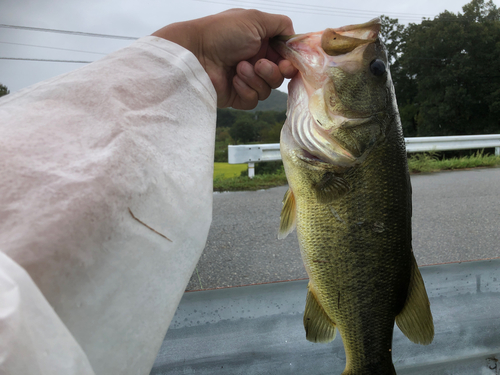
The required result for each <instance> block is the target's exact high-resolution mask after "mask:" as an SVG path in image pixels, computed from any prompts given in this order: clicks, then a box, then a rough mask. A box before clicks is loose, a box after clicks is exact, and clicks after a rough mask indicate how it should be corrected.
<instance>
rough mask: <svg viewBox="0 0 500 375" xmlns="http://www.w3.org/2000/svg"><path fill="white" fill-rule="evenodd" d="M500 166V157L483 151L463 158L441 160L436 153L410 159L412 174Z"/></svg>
mask: <svg viewBox="0 0 500 375" xmlns="http://www.w3.org/2000/svg"><path fill="white" fill-rule="evenodd" d="M496 165H500V156H495V155H484V154H483V151H478V152H477V153H475V154H473V155H469V156H464V157H461V158H449V159H442V160H440V159H439V158H438V156H437V154H436V153H435V152H428V153H422V154H416V155H412V156H411V157H410V158H408V168H409V169H410V173H430V172H437V171H443V170H454V169H467V168H477V167H494V166H496Z"/></svg>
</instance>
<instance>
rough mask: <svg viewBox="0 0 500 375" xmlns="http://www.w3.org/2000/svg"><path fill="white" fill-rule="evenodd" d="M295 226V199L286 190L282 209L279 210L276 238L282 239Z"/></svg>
mask: <svg viewBox="0 0 500 375" xmlns="http://www.w3.org/2000/svg"><path fill="white" fill-rule="evenodd" d="M295 225H296V209H295V197H294V195H293V191H292V189H288V190H287V191H286V193H285V196H284V197H283V208H282V209H281V216H280V229H279V232H278V238H279V239H282V238H285V237H286V236H288V235H289V234H290V233H291V232H292V231H293V230H294V229H295Z"/></svg>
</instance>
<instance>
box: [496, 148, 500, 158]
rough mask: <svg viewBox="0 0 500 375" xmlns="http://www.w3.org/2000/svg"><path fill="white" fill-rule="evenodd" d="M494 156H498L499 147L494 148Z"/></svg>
mask: <svg viewBox="0 0 500 375" xmlns="http://www.w3.org/2000/svg"><path fill="white" fill-rule="evenodd" d="M495 155H496V156H500V147H495Z"/></svg>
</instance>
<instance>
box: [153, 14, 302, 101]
mask: <svg viewBox="0 0 500 375" xmlns="http://www.w3.org/2000/svg"><path fill="white" fill-rule="evenodd" d="M293 34H294V30H293V26H292V21H291V20H290V19H289V18H288V17H286V16H282V15H275V14H269V13H263V12H260V11H257V10H244V9H231V10H228V11H225V12H222V13H219V14H215V15H212V16H208V17H204V18H199V19H196V20H192V21H186V22H179V23H174V24H171V25H168V26H166V27H164V28H162V29H160V30H158V31H156V32H155V33H154V34H153V35H154V36H158V37H161V38H164V39H167V40H170V41H172V42H174V43H177V44H179V45H181V46H183V47H184V48H186V49H188V50H190V51H191V52H193V54H194V55H195V56H196V57H197V58H198V60H199V61H200V63H201V65H202V66H203V68H204V69H205V71H206V72H207V74H208V76H209V77H210V79H211V81H212V83H213V85H214V87H215V91H216V92H217V106H218V107H219V108H224V107H233V108H236V109H252V108H255V106H256V105H257V103H258V101H259V100H264V99H266V98H267V97H268V96H269V95H270V94H271V89H273V88H278V87H279V86H281V84H282V83H283V79H284V78H291V77H293V76H294V75H295V74H296V73H297V69H296V68H295V67H293V65H292V64H291V63H290V62H289V61H288V60H284V59H283V58H282V57H281V56H280V55H279V54H278V53H277V52H276V51H274V50H273V49H272V48H271V47H270V46H269V38H272V37H274V36H276V35H293Z"/></svg>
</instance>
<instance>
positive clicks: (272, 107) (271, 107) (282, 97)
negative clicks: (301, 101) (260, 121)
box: [250, 90, 288, 112]
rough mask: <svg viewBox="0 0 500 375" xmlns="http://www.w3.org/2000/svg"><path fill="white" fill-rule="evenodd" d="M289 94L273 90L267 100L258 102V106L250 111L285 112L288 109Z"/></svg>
mask: <svg viewBox="0 0 500 375" xmlns="http://www.w3.org/2000/svg"><path fill="white" fill-rule="evenodd" d="M287 98H288V95H287V94H285V93H284V92H282V91H279V90H272V91H271V95H269V98H267V99H266V100H263V101H261V102H259V104H257V107H255V108H254V109H252V110H250V112H258V111H276V112H283V111H286V101H287Z"/></svg>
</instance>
